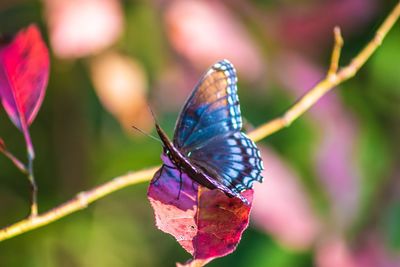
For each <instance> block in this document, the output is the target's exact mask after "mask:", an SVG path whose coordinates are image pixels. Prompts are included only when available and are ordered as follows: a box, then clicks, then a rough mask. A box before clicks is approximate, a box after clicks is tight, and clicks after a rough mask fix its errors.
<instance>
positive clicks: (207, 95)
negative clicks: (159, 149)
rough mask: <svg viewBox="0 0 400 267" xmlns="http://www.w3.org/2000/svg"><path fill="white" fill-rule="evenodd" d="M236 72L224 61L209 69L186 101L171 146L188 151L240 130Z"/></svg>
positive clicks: (240, 120)
mask: <svg viewBox="0 0 400 267" xmlns="http://www.w3.org/2000/svg"><path fill="white" fill-rule="evenodd" d="M236 82H237V77H236V71H235V69H234V67H233V66H232V64H231V63H230V62H229V61H227V60H222V61H219V62H218V63H216V64H215V65H214V66H212V67H211V68H210V69H209V70H208V71H207V73H206V74H205V75H204V76H203V78H202V79H201V80H200V82H199V83H198V84H197V86H196V87H195V89H194V91H193V93H192V95H191V96H190V97H189V99H188V100H187V101H186V104H185V106H184V107H183V109H182V111H181V114H180V116H179V119H178V121H177V124H176V127H175V135H174V145H175V146H176V147H178V148H181V149H182V150H184V151H190V150H191V148H196V147H197V146H199V145H201V144H202V143H204V142H208V141H209V139H211V138H213V137H215V136H218V135H220V134H225V133H227V132H231V131H238V130H240V129H241V128H242V118H241V114H240V106H239V98H238V95H237V87H236Z"/></svg>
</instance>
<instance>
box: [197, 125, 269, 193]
mask: <svg viewBox="0 0 400 267" xmlns="http://www.w3.org/2000/svg"><path fill="white" fill-rule="evenodd" d="M189 158H190V161H191V162H192V163H193V164H194V165H195V166H198V167H200V168H201V169H202V170H203V171H204V172H206V173H207V174H209V175H210V176H211V177H213V178H214V179H215V180H217V181H218V182H220V183H222V184H223V185H225V186H226V187H228V188H229V189H230V190H231V191H233V192H234V193H235V194H234V196H237V195H238V194H239V193H240V192H243V191H245V190H247V189H250V188H252V185H253V182H254V181H258V182H262V179H263V177H262V176H261V172H262V170H263V163H262V159H261V156H260V152H259V150H258V148H257V147H256V145H255V144H254V142H253V141H251V140H250V139H249V138H248V137H247V136H246V135H245V134H244V133H242V132H239V131H237V132H230V133H228V134H223V135H218V136H216V137H214V138H212V139H211V140H210V141H209V142H206V143H204V145H203V146H200V147H198V148H196V149H195V150H192V151H191V152H190V154H189Z"/></svg>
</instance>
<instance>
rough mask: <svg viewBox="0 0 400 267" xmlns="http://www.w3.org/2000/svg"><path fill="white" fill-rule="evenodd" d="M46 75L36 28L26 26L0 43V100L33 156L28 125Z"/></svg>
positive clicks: (45, 54) (46, 56)
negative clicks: (9, 40) (8, 39)
mask: <svg viewBox="0 0 400 267" xmlns="http://www.w3.org/2000/svg"><path fill="white" fill-rule="evenodd" d="M48 77H49V54H48V51H47V48H46V45H45V44H44V42H43V40H42V38H41V36H40V32H39V29H38V27H37V26H36V25H30V26H29V27H27V28H26V29H23V30H21V31H20V32H18V34H17V35H16V36H15V37H14V38H13V40H12V41H11V42H8V43H6V44H1V45H0V100H1V103H2V105H3V107H4V109H5V110H6V112H7V114H8V116H9V117H10V119H11V121H12V122H13V123H14V124H15V125H16V126H17V127H18V129H20V130H21V131H22V132H23V134H24V136H25V140H26V143H27V146H28V151H29V152H30V155H32V156H33V147H32V143H31V140H30V136H29V131H28V127H29V125H30V124H31V123H32V121H33V120H34V119H35V116H36V114H37V112H38V110H39V108H40V106H41V104H42V101H43V98H44V95H45V89H46V85H47V81H48Z"/></svg>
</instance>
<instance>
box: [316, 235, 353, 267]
mask: <svg viewBox="0 0 400 267" xmlns="http://www.w3.org/2000/svg"><path fill="white" fill-rule="evenodd" d="M315 261H316V266H318V267H338V266H340V267H361V266H359V265H358V264H357V263H356V261H355V259H354V257H353V255H352V253H351V251H350V250H349V248H348V246H347V244H346V243H345V242H344V241H343V240H342V239H341V238H338V237H331V238H327V239H325V240H323V241H320V244H319V245H318V246H317V249H316V252H315Z"/></svg>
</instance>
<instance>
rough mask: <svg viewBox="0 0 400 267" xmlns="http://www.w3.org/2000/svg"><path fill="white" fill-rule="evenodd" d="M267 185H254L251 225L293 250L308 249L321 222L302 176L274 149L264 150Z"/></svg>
mask: <svg viewBox="0 0 400 267" xmlns="http://www.w3.org/2000/svg"><path fill="white" fill-rule="evenodd" d="M261 154H262V158H263V161H264V165H265V167H266V170H265V171H264V172H263V176H264V182H263V183H262V184H259V183H255V185H254V188H255V199H254V202H253V211H252V217H253V218H252V222H254V224H255V225H256V226H258V227H260V228H261V229H264V230H266V231H267V232H268V233H270V234H271V235H272V236H274V238H275V239H276V240H277V241H278V242H279V243H281V244H282V245H284V246H286V247H289V248H291V249H307V248H309V247H310V246H311V245H312V244H313V242H314V241H315V239H316V238H317V235H318V234H319V232H320V222H319V219H318V218H317V217H316V216H315V214H314V212H313V210H312V207H311V206H310V204H309V200H308V199H307V194H306V192H305V191H304V189H303V188H302V186H301V185H300V183H299V180H300V179H299V177H298V176H297V175H296V174H295V172H294V171H293V170H292V169H291V168H290V166H289V165H287V164H286V163H285V162H284V161H283V159H281V158H280V157H279V156H278V155H277V154H275V153H274V152H273V151H272V150H271V149H261Z"/></svg>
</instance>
